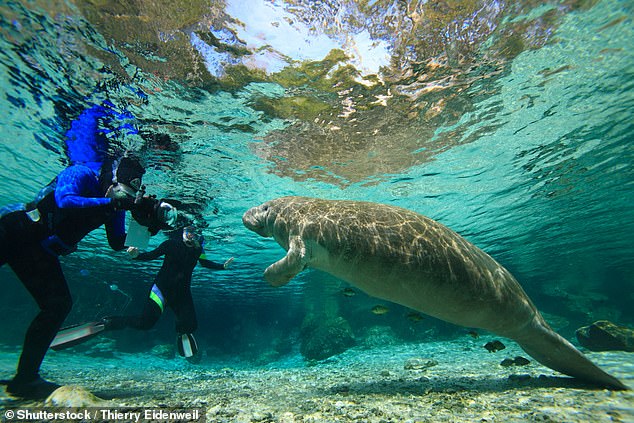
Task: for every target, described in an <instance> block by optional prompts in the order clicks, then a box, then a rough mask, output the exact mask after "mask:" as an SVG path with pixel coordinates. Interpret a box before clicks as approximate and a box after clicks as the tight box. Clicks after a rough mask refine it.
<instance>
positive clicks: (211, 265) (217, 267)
mask: <svg viewBox="0 0 634 423" xmlns="http://www.w3.org/2000/svg"><path fill="white" fill-rule="evenodd" d="M231 262H233V257H231V258H230V259H229V260H227V261H225V262H224V263H222V264H220V263H216V262H215V261H211V260H207V259H206V258H205V253H204V252H203V253H202V254H201V255H200V257H199V258H198V263H200V265H201V266H202V267H204V268H206V269H213V270H225V269H227V268H228V267H229V265H230V264H231Z"/></svg>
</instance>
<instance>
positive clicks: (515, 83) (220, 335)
mask: <svg viewBox="0 0 634 423" xmlns="http://www.w3.org/2000/svg"><path fill="white" fill-rule="evenodd" d="M154 3H155V2H149V1H147V2H145V1H142V2H137V3H134V4H131V5H130V6H123V5H120V4H118V3H117V4H115V3H114V2H112V4H109V3H108V2H103V4H102V3H100V4H101V6H98V5H96V4H95V2H88V1H86V2H82V1H74V2H73V1H69V2H65V3H63V2H54V3H52V2H47V1H30V2H20V1H8V2H3V3H2V4H1V5H0V11H1V13H0V74H1V76H0V110H2V113H0V127H1V128H2V134H3V139H2V142H0V157H1V158H2V166H1V167H0V204H9V203H13V202H18V201H27V200H30V199H31V198H32V197H33V196H34V195H35V193H36V192H37V191H38V190H39V188H40V187H41V186H43V185H44V184H46V183H47V182H48V181H49V180H50V179H51V178H52V177H53V176H54V175H55V174H56V173H58V172H59V171H60V170H62V169H63V168H64V166H65V165H67V163H68V159H67V157H66V154H65V151H64V133H65V132H66V130H67V129H68V128H69V126H70V122H72V120H73V119H75V118H76V117H77V116H78V115H79V114H80V113H81V111H82V110H84V109H85V108H86V107H89V106H90V105H92V104H98V103H100V102H102V101H104V100H106V99H109V100H111V101H112V102H114V103H115V104H116V105H117V106H118V107H120V108H125V109H127V110H129V111H131V112H132V113H133V114H134V115H135V117H136V121H135V125H136V126H137V127H138V129H139V130H140V131H141V133H143V134H144V136H141V135H126V136H123V135H122V136H119V137H117V138H113V139H112V144H113V150H114V151H124V150H132V151H136V152H137V153H139V154H140V155H141V156H142V157H143V158H144V159H145V161H146V162H147V163H148V165H149V171H148V174H147V175H146V178H145V182H146V183H147V185H148V190H149V191H151V192H153V193H156V194H158V195H159V196H168V197H172V198H177V199H180V200H182V201H185V202H188V203H193V204H195V207H194V209H195V211H196V213H197V216H198V218H199V220H200V221H201V222H202V221H204V222H205V223H206V225H207V226H206V229H205V232H204V233H205V236H206V239H207V247H208V255H209V256H210V257H211V258H212V259H214V260H215V261H222V260H224V259H226V258H228V257H231V256H233V257H236V260H235V263H234V266H233V268H232V269H231V270H230V271H226V272H208V271H205V270H204V269H202V268H200V269H197V270H196V271H195V274H194V287H193V292H194V296H195V299H196V305H197V310H198V315H199V321H200V322H201V324H200V326H201V327H200V329H199V336H200V338H201V343H202V344H203V345H205V346H206V349H207V351H208V353H209V354H213V353H214V352H217V353H218V354H223V353H225V354H234V355H238V356H244V357H245V359H248V360H253V361H255V362H257V361H258V360H260V361H262V360H265V359H263V358H262V357H264V356H265V355H266V354H265V353H266V352H269V351H271V350H275V348H277V346H276V345H278V344H279V342H278V343H277V344H276V342H277V341H276V340H280V339H286V340H288V341H289V342H288V344H289V345H288V346H287V347H288V348H287V349H284V348H278V350H277V353H278V355H276V356H275V355H274V356H275V357H276V358H279V357H280V355H283V354H286V353H287V352H288V351H291V352H292V351H295V350H296V348H297V338H298V333H299V328H300V326H301V323H302V321H303V319H304V316H306V315H307V314H310V313H313V314H317V315H320V314H324V315H343V316H344V317H346V318H347V319H348V320H349V321H350V323H351V325H352V327H353V330H354V331H355V333H358V334H359V337H361V336H362V334H363V333H366V332H367V331H368V330H369V329H368V328H370V327H372V326H375V325H380V326H389V327H391V328H392V330H393V332H394V333H395V334H396V336H397V338H398V339H399V340H401V341H404V342H405V341H409V340H421V339H427V337H428V334H429V330H430V329H434V330H435V332H434V333H436V334H440V335H445V336H462V335H463V334H464V331H462V330H459V329H456V328H452V327H451V326H449V325H445V324H442V323H440V322H435V321H433V320H432V319H425V320H424V321H423V322H422V323H420V324H419V323H416V322H412V321H411V320H408V319H407V318H406V317H405V316H406V315H407V313H408V311H407V310H405V309H403V308H401V307H398V306H395V305H389V304H387V305H388V307H389V310H390V312H388V313H386V314H384V315H375V314H373V313H371V311H370V310H371V308H372V307H373V306H375V305H377V304H385V303H384V302H381V301H378V300H375V299H372V298H369V297H366V296H365V295H364V294H361V293H358V294H357V295H355V296H354V297H351V298H350V297H346V296H344V295H342V294H341V291H342V290H343V289H344V288H345V287H346V285H345V284H344V283H342V282H340V281H338V280H336V279H334V278H332V277H330V276H328V275H325V274H322V273H319V272H317V271H307V272H304V273H302V274H301V275H299V276H298V277H297V278H296V279H295V280H294V281H293V282H292V283H291V284H289V285H288V286H286V287H284V288H280V289H274V288H271V287H268V286H267V285H266V283H265V282H264V281H263V279H262V272H263V270H264V269H265V268H266V266H268V264H270V263H272V262H273V261H276V260H278V259H279V258H280V257H282V255H283V253H284V252H283V250H282V249H281V248H280V247H279V246H278V245H277V244H276V243H275V242H273V241H271V240H264V239H261V238H259V237H257V236H256V235H254V234H253V233H251V232H249V231H247V230H246V229H245V228H244V227H243V226H242V223H241V220H240V218H241V216H242V213H243V212H244V211H245V210H247V209H248V208H249V207H251V206H253V205H256V204H259V203H261V202H263V201H265V200H267V199H271V198H274V197H278V196H282V195H308V196H315V197H324V198H332V199H344V198H346V199H358V200H369V201H376V202H381V203H387V204H394V205H398V206H402V207H406V208H409V209H412V210H415V211H417V212H419V213H422V214H425V215H427V216H429V217H431V218H434V219H436V220H438V221H440V222H442V223H443V224H445V225H447V226H449V227H451V228H452V229H454V230H455V231H457V232H459V233H461V234H462V235H463V236H465V237H466V238H467V239H469V240H470V241H472V242H473V243H474V244H476V245H478V246H479V247H481V248H482V249H484V250H485V251H487V252H488V253H490V254H491V255H492V256H493V257H494V258H496V259H497V260H498V261H499V262H500V263H502V264H503V265H504V266H505V267H507V268H508V269H509V270H510V271H511V272H512V273H513V274H514V275H515V276H516V278H517V279H518V280H519V281H520V282H521V283H522V285H523V286H524V288H525V289H526V291H527V292H528V293H529V295H530V296H531V297H532V298H533V300H534V301H535V302H536V304H537V305H538V307H539V308H540V309H541V310H543V311H544V312H545V313H546V315H547V318H548V319H549V320H550V321H551V322H553V324H554V326H555V327H556V328H557V329H559V330H560V331H561V333H562V334H564V335H565V336H567V337H568V338H569V339H572V338H573V333H574V330H575V329H576V328H577V327H579V326H581V325H585V324H588V323H591V322H592V321H594V320H598V319H610V320H612V321H615V322H617V323H620V324H625V325H632V324H634V307H632V303H633V301H634V294H633V293H634V289H633V288H634V277H633V275H634V244H633V243H632V239H633V238H634V168H633V166H632V164H633V163H634V148H633V147H632V145H631V142H632V139H634V118H633V114H632V110H634V48H632V47H634V45H633V44H634V41H633V40H634V24H633V21H632V16H633V14H632V7H633V5H632V2H631V1H616V0H605V1H598V2H574V1H569V2H567V1H564V2H549V3H541V2H535V3H533V2H530V1H525V2H509V4H507V3H505V2H499V1H484V2H464V4H461V3H460V2H452V3H436V2H428V3H424V4H423V2H420V3H421V4H418V5H416V4H417V2H385V1H375V2H359V3H358V4H357V3H355V2H353V1H341V2H320V3H315V2H310V1H303V2H302V1H300V2H288V3H285V2H279V1H276V2H268V1H263V0H262V1H256V0H250V1H248V2H240V1H237V0H235V1H234V0H229V1H226V2H213V3H214V4H213V5H212V6H210V5H209V4H208V2H179V1H175V2H169V3H170V5H169V6H167V5H163V6H157V5H155V4H154ZM159 3H160V2H159ZM166 3H167V2H166ZM430 3H434V5H432V4H430ZM454 3H455V4H454ZM511 3H512V4H511ZM184 4H187V7H185V6H184ZM405 4H407V5H409V6H407V7H405V6H404V5H405ZM333 49H340V50H339V51H343V52H344V53H345V55H342V54H341V53H338V52H337V50H333ZM155 134H168V135H169V136H170V137H171V140H172V144H171V148H168V149H165V148H160V146H159V145H157V143H156V142H155V141H153V140H155V139H156V138H155V137H154V135H155ZM153 137H154V138H153ZM162 239H163V238H162V236H161V235H159V236H157V237H155V239H153V240H152V245H158V243H160V242H161V241H162ZM159 265H160V261H158V262H156V263H151V264H141V265H139V263H131V262H130V261H129V260H128V259H127V257H126V256H125V254H123V253H113V252H112V251H110V250H109V248H108V247H107V243H106V241H105V234H104V232H103V230H97V231H95V232H93V233H92V234H90V235H89V236H88V237H86V238H85V239H84V240H83V241H82V243H81V244H80V247H79V251H78V252H77V253H75V254H73V255H71V256H68V257H66V258H64V259H63V266H64V269H65V274H66V276H67V279H68V282H69V284H70V286H71V289H72V292H73V295H74V298H75V305H74V309H73V312H72V314H71V315H70V316H69V319H68V322H69V323H74V322H81V321H87V320H92V319H95V318H99V317H101V316H103V315H106V314H110V313H111V312H112V311H113V310H116V311H128V312H131V311H133V310H135V309H136V308H137V307H138V305H139V304H141V303H142V301H143V300H144V297H145V295H146V292H147V289H148V286H149V285H150V284H151V281H152V279H153V277H154V275H155V274H156V271H157V270H158V267H159ZM0 279H1V280H2V286H3V292H4V294H3V295H2V297H1V298H0V305H1V307H2V310H3V311H4V313H5V315H10V316H14V317H15V318H12V319H11V320H9V319H6V320H5V323H4V325H10V327H9V326H7V327H4V328H3V329H2V330H0V342H2V343H4V344H9V345H17V344H20V342H21V339H22V336H23V333H24V329H25V328H26V325H27V324H28V322H29V321H30V316H32V314H33V312H34V310H35V305H34V304H33V302H32V301H31V299H30V297H29V296H28V294H27V293H26V292H25V290H24V289H23V288H22V285H21V284H20V283H19V281H18V280H17V279H16V278H15V277H14V275H13V274H12V272H11V271H10V269H8V267H7V266H4V267H3V268H0ZM129 299H131V300H130V301H129ZM126 336H128V338H129V339H128V341H132V340H134V341H136V343H133V342H128V343H127V344H126V343H124V344H123V345H121V346H120V347H121V348H124V349H128V350H135V349H136V350H144V349H147V348H149V347H151V345H154V344H155V343H156V342H157V339H163V340H171V339H172V337H173V329H172V323H171V321H170V317H167V318H165V319H163V320H162V321H161V323H160V324H159V325H158V327H157V328H156V329H155V330H153V331H151V333H150V334H143V335H140V336H138V335H136V334H134V335H133V334H129V335H121V337H122V338H123V339H126V338H125V337H126ZM139 339H141V340H143V342H139ZM285 348H286V347H285Z"/></svg>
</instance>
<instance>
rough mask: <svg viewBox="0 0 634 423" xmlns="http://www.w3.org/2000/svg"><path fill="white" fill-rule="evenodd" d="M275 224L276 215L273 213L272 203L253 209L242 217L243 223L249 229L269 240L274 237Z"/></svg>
mask: <svg viewBox="0 0 634 423" xmlns="http://www.w3.org/2000/svg"><path fill="white" fill-rule="evenodd" d="M274 222H275V213H274V212H273V207H272V201H267V202H266V203H262V204H260V205H259V206H255V207H251V208H250V209H249V210H247V211H246V212H245V213H244V214H243V215H242V223H243V224H244V226H245V227H246V228H247V229H249V230H251V231H253V232H255V233H256V234H258V235H260V236H263V237H267V238H270V237H272V236H273V223H274Z"/></svg>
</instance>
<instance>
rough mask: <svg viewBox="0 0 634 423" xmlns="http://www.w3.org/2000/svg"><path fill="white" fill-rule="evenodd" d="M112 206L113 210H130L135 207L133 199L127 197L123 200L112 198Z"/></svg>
mask: <svg viewBox="0 0 634 423" xmlns="http://www.w3.org/2000/svg"><path fill="white" fill-rule="evenodd" d="M112 206H113V207H114V209H115V210H132V209H133V208H134V207H135V204H134V198H132V197H127V196H126V197H124V198H113V199H112Z"/></svg>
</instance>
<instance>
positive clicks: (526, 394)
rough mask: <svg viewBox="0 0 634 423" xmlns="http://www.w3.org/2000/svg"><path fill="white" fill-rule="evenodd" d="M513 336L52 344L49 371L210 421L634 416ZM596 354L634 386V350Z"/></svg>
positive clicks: (622, 401) (9, 366) (108, 393)
mask: <svg viewBox="0 0 634 423" xmlns="http://www.w3.org/2000/svg"><path fill="white" fill-rule="evenodd" d="M503 342H504V343H505V344H506V346H507V348H506V349H504V350H501V351H498V352H495V353H490V352H488V351H487V350H486V349H485V348H483V346H482V345H483V344H484V343H485V341H482V340H481V339H477V340H472V339H469V340H455V341H447V342H434V343H424V344H408V345H397V346H389V347H384V348H375V349H356V348H355V349H351V350H349V351H347V352H346V353H344V354H341V355H339V356H337V357H336V358H332V359H330V360H327V361H325V362H320V363H317V364H310V363H306V362H305V361H304V360H302V358H301V356H299V355H295V356H292V357H289V358H287V359H286V360H284V361H278V362H275V363H271V364H269V365H267V366H260V367H253V366H251V365H249V363H245V362H240V361H239V360H226V359H224V360H222V361H221V362H220V361H216V360H214V359H213V358H212V357H204V359H203V361H202V362H201V363H200V364H196V365H194V364H190V363H188V362H186V361H185V360H183V359H180V358H176V359H172V360H170V359H163V358H157V357H155V356H152V355H150V354H147V355H145V354H116V355H115V357H114V358H94V357H87V356H85V355H81V354H77V353H69V352H52V351H51V352H50V353H49V354H48V355H47V358H46V361H45V362H44V365H43V371H42V375H43V377H45V378H47V379H49V380H51V381H55V382H57V383H60V384H64V385H79V386H81V387H84V388H86V389H87V390H89V391H90V392H92V393H93V394H95V395H96V396H97V397H98V398H101V399H104V400H105V402H103V403H99V405H104V404H106V405H108V406H112V407H137V408H139V407H158V408H169V407H180V408H182V407H199V408H201V409H202V410H203V411H204V412H205V414H206V421H208V422H527V421H528V422H531V421H536V422H584V423H586V422H634V392H632V391H626V392H612V391H608V390H601V389H596V388H592V387H589V386H587V385H583V384H580V383H578V382H576V381H574V380H572V379H570V378H566V377H563V376H561V375H559V374H556V373H555V372H554V371H551V370H550V369H547V368H545V367H543V366H541V365H539V364H537V363H535V361H534V360H532V359H531V358H530V357H528V356H527V355H526V354H525V353H524V352H523V351H522V350H521V349H519V347H517V346H516V345H514V344H513V343H512V342H510V341H509V342H507V341H506V340H503ZM18 355H19V351H18V350H16V349H10V350H9V349H6V348H5V349H4V350H3V351H2V353H1V354H0V376H1V377H2V378H8V377H10V376H11V375H12V372H13V369H14V367H15V363H16V361H17V358H18ZM588 355H589V357H590V359H591V360H593V361H594V362H595V363H597V364H599V365H600V366H602V367H603V368H604V369H606V370H607V371H608V372H610V373H612V374H614V375H615V376H617V377H619V378H620V379H621V380H622V381H624V382H625V383H626V384H627V385H629V386H631V387H634V356H633V355H632V354H631V353H626V352H610V353H589V354H588ZM516 357H525V358H528V359H529V360H530V363H529V364H526V365H520V364H524V363H525V362H524V361H523V360H516ZM505 359H506V360H507V362H506V365H500V363H501V362H502V361H504V360H505ZM509 362H512V363H511V364H509ZM513 363H518V364H517V365H515V364H513ZM70 391H73V390H70ZM27 405H28V406H30V405H38V404H37V403H28V402H24V401H22V402H20V401H16V400H14V399H12V398H10V397H9V396H7V394H6V393H4V391H2V393H1V395H0V407H2V408H5V409H6V408H12V407H17V406H27ZM39 405H42V403H39ZM82 405H86V404H82Z"/></svg>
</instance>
